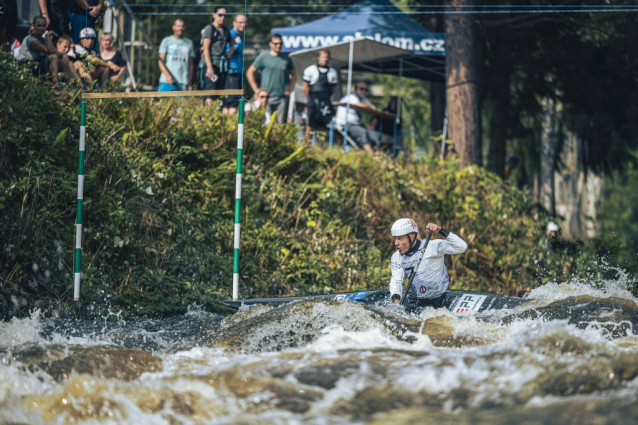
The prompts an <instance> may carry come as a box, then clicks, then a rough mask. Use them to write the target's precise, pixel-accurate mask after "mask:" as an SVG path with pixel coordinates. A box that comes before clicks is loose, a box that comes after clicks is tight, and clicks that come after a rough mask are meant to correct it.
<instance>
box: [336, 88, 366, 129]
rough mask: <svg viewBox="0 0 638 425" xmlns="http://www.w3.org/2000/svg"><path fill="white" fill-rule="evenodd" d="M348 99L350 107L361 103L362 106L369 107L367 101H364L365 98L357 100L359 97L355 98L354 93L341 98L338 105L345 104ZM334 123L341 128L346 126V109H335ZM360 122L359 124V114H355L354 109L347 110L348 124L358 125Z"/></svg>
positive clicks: (342, 107)
mask: <svg viewBox="0 0 638 425" xmlns="http://www.w3.org/2000/svg"><path fill="white" fill-rule="evenodd" d="M348 99H350V104H351V105H352V104H354V103H363V104H364V105H371V103H370V101H369V100H368V99H366V98H365V97H364V98H362V99H359V96H357V95H356V94H354V93H350V94H349V95H347V96H344V97H343V98H341V101H340V103H347V102H348ZM335 122H336V123H337V125H340V126H342V127H343V126H344V125H346V107H345V106H339V107H338V108H337V115H336V117H335ZM360 122H361V112H357V111H355V110H354V109H352V108H350V109H349V110H348V124H356V125H359V123H360Z"/></svg>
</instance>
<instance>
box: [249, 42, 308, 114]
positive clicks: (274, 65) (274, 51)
mask: <svg viewBox="0 0 638 425" xmlns="http://www.w3.org/2000/svg"><path fill="white" fill-rule="evenodd" d="M281 45H282V38H281V35H279V34H273V35H271V36H270V52H264V53H262V54H260V55H259V56H257V59H255V62H253V64H252V65H250V67H249V68H248V72H246V79H247V80H248V83H249V84H250V87H252V89H253V91H254V92H255V93H257V90H259V86H258V85H257V82H256V81H255V72H256V71H257V70H259V71H261V87H263V88H265V89H266V90H268V93H269V94H270V98H269V99H268V107H267V110H268V113H270V114H272V113H273V111H276V112H277V122H278V123H280V124H281V123H283V122H284V117H285V116H286V101H287V99H288V96H289V95H290V93H291V92H292V91H293V90H294V89H295V80H296V78H297V74H296V73H295V66H294V65H293V63H292V60H291V59H290V57H288V55H286V54H283V53H281ZM288 81H290V87H287V84H288Z"/></svg>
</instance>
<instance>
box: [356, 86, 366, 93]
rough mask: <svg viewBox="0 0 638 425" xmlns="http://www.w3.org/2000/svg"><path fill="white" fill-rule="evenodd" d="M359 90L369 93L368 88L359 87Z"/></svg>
mask: <svg viewBox="0 0 638 425" xmlns="http://www.w3.org/2000/svg"><path fill="white" fill-rule="evenodd" d="M357 90H361V91H365V92H367V91H368V88H367V87H357Z"/></svg>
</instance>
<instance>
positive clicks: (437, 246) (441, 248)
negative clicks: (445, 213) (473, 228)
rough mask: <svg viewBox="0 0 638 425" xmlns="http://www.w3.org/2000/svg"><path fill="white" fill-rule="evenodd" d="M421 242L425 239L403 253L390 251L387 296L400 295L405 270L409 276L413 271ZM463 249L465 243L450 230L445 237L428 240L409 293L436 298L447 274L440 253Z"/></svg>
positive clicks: (418, 296) (442, 287)
mask: <svg viewBox="0 0 638 425" xmlns="http://www.w3.org/2000/svg"><path fill="white" fill-rule="evenodd" d="M423 245H425V241H424V240H423V241H419V243H418V244H417V246H418V249H412V250H410V251H408V252H406V253H405V254H403V255H401V254H399V252H398V251H397V252H395V253H394V254H393V255H392V259H391V260H390V263H391V270H392V277H391V278H390V288H389V289H390V296H392V295H394V294H398V295H401V292H402V289H403V278H404V276H405V275H406V274H407V277H408V278H409V277H410V276H411V275H412V270H413V269H414V267H416V263H417V261H418V260H419V255H420V254H421V249H423ZM466 249H467V243H465V241H464V240H463V239H461V238H460V237H458V236H457V235H455V234H454V233H452V232H450V234H449V235H448V237H447V238H446V239H445V240H442V239H434V240H431V241H430V243H429V244H428V248H427V250H426V251H425V255H424V256H423V260H421V264H420V265H419V270H417V274H416V276H415V277H414V280H413V281H412V289H411V292H412V295H413V296H416V297H417V298H436V297H438V296H439V295H441V294H443V293H444V292H445V291H447V288H448V286H449V285H450V278H449V276H448V274H447V269H446V268H445V262H444V261H443V257H444V256H445V254H462V253H464V252H465V250H466ZM406 272H407V273H406Z"/></svg>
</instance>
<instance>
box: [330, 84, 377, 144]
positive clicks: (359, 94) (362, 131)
mask: <svg viewBox="0 0 638 425" xmlns="http://www.w3.org/2000/svg"><path fill="white" fill-rule="evenodd" d="M367 93H368V84H367V83H366V82H365V81H360V82H358V83H357V84H356V90H355V91H353V92H352V93H350V94H349V95H347V96H344V97H343V98H342V99H341V101H340V103H341V105H340V106H339V107H338V108H337V116H336V118H335V122H336V123H337V125H339V126H341V127H343V128H344V129H345V127H346V121H347V122H348V136H350V137H352V138H353V139H354V141H355V142H357V143H358V144H359V146H362V147H363V149H364V150H365V151H366V152H372V148H373V147H377V146H378V145H379V133H377V132H376V131H373V130H370V129H367V128H365V127H364V126H362V125H361V115H362V114H361V112H358V111H355V110H354V109H352V108H349V109H348V108H346V106H345V105H346V103H348V102H349V103H350V105H354V106H358V107H360V108H370V109H372V110H376V109H377V108H375V107H374V105H373V104H371V103H370V101H369V100H368V99H366V94H367ZM346 110H347V111H348V115H347V117H346ZM370 145H372V147H371V146H370Z"/></svg>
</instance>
